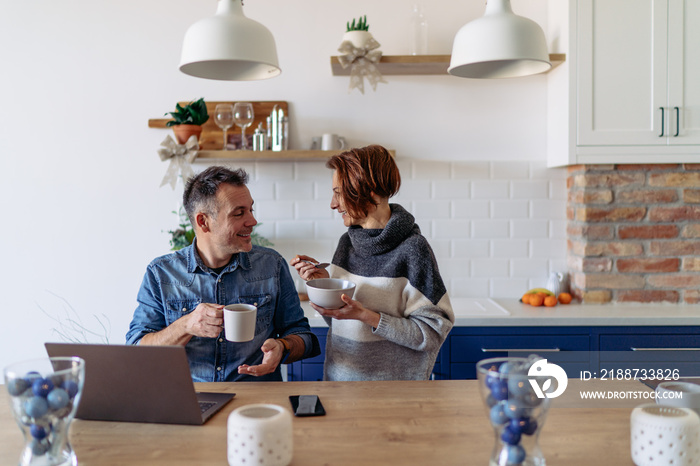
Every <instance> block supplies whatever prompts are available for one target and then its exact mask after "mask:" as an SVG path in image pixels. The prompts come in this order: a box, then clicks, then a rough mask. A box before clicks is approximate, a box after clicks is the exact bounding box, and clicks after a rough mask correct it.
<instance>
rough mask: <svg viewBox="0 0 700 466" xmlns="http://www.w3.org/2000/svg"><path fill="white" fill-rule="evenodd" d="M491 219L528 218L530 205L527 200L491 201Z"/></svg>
mask: <svg viewBox="0 0 700 466" xmlns="http://www.w3.org/2000/svg"><path fill="white" fill-rule="evenodd" d="M491 212H492V213H491V217H493V218H528V216H529V213H530V203H529V201H527V200H524V199H523V200H514V199H513V200H508V201H492V203H491Z"/></svg>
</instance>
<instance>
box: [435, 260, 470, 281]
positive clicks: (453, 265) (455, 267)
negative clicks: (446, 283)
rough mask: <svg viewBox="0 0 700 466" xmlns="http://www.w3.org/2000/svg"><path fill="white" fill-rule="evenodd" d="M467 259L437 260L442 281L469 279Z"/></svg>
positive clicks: (468, 262)
mask: <svg viewBox="0 0 700 466" xmlns="http://www.w3.org/2000/svg"><path fill="white" fill-rule="evenodd" d="M470 263H471V261H470V260H469V259H443V260H442V261H441V260H439V259H438V265H439V266H440V273H441V274H442V278H443V279H445V280H446V279H447V278H446V277H469V276H471V270H470Z"/></svg>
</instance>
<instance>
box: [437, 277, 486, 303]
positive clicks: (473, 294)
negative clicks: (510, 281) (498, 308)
mask: <svg viewBox="0 0 700 466" xmlns="http://www.w3.org/2000/svg"><path fill="white" fill-rule="evenodd" d="M443 278H444V275H443ZM449 282H450V284H451V287H450V288H449V289H448V291H449V293H450V297H452V298H483V297H485V296H491V294H490V291H489V282H490V280H489V279H487V278H451V279H450V281H449Z"/></svg>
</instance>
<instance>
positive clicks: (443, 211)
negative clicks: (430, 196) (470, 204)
mask: <svg viewBox="0 0 700 466" xmlns="http://www.w3.org/2000/svg"><path fill="white" fill-rule="evenodd" d="M412 213H413V215H414V216H415V217H416V219H420V220H430V219H436V218H441V219H444V218H450V216H451V213H452V208H451V205H450V201H443V200H430V201H415V202H414V203H413V211H412Z"/></svg>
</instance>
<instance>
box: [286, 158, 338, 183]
mask: <svg viewBox="0 0 700 466" xmlns="http://www.w3.org/2000/svg"><path fill="white" fill-rule="evenodd" d="M332 176H333V170H331V169H330V168H326V161H325V160H322V161H321V160H311V161H303V162H295V163H294V179H296V180H304V181H317V180H322V179H324V178H328V180H329V183H330V180H331V178H332Z"/></svg>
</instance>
